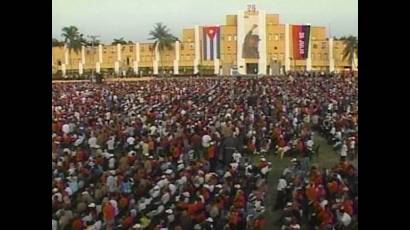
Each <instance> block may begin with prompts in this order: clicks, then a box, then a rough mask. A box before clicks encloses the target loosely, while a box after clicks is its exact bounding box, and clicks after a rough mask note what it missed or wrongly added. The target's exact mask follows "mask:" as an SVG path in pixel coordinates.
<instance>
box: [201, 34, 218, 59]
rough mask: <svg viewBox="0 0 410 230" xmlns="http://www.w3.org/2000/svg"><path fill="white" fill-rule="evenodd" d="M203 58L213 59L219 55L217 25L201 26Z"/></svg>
mask: <svg viewBox="0 0 410 230" xmlns="http://www.w3.org/2000/svg"><path fill="white" fill-rule="evenodd" d="M202 42H203V45H202V47H203V50H202V54H203V59H204V60H214V59H218V58H219V56H220V53H219V47H220V27H219V26H207V27H204V28H203V39H202Z"/></svg>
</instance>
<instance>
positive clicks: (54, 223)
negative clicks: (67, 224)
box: [51, 219, 58, 230]
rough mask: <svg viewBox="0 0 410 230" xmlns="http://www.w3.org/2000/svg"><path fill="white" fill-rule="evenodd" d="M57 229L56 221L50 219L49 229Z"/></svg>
mask: <svg viewBox="0 0 410 230" xmlns="http://www.w3.org/2000/svg"><path fill="white" fill-rule="evenodd" d="M57 228H58V222H57V220H55V219H52V221H51V229H52V230H57Z"/></svg>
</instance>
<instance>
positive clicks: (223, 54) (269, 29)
mask: <svg viewBox="0 0 410 230" xmlns="http://www.w3.org/2000/svg"><path fill="white" fill-rule="evenodd" d="M202 29H203V27H202V26H200V27H199V30H200V33H199V34H200V36H199V40H200V53H201V55H200V64H201V65H202V66H203V67H204V68H207V69H213V68H214V62H213V61H204V60H202V42H203V41H202V39H203V36H202V31H203V30H202ZM181 32H182V33H181V34H180V36H178V37H179V38H180V51H179V57H178V58H179V61H178V66H179V70H180V71H179V72H180V74H183V73H184V70H185V72H190V71H191V70H192V69H193V65H194V59H195V30H194V28H184V29H182V31H181ZM220 39H221V41H220V63H219V64H220V66H223V67H224V66H225V67H226V66H227V67H229V68H230V67H232V66H234V65H237V63H236V62H237V15H227V16H226V23H225V25H221V35H220ZM265 41H266V53H267V56H266V59H267V60H266V64H267V65H268V66H269V65H271V64H272V63H273V62H274V61H276V62H278V63H280V65H281V66H284V65H285V24H280V21H279V15H278V14H266V38H265ZM291 41H292V32H291V29H290V33H289V57H290V68H291V69H297V70H304V69H305V68H306V61H305V60H296V61H295V60H293V46H292V42H291ZM174 46H175V45H174V44H173V46H172V48H171V49H167V48H166V49H165V50H164V51H162V52H160V59H159V60H160V61H159V63H158V65H159V68H161V66H164V68H165V70H166V71H167V72H168V71H170V70H173V66H174V61H175V60H176V59H177V57H175V47H174ZM343 49H344V44H343V42H342V41H338V40H334V42H333V50H332V51H331V52H333V57H334V65H335V70H337V71H340V70H343V69H344V68H345V67H349V66H350V64H351V63H348V62H347V61H346V60H342V56H343ZM65 52H66V51H65V48H64V47H63V46H61V47H53V48H52V67H53V71H56V70H62V65H63V64H65ZM136 52H137V50H136V46H135V44H126V45H122V46H121V60H122V62H120V65H121V66H122V67H124V68H126V69H131V68H133V66H134V61H136ZM310 52H311V60H312V70H328V69H329V65H330V62H329V40H328V38H327V31H326V28H325V27H323V26H312V27H311V41H310ZM84 56H85V64H84V65H83V69H84V70H86V71H89V70H90V69H92V68H93V69H95V68H96V62H98V59H99V48H98V46H95V47H94V50H93V49H92V48H91V47H85V49H84ZM139 56H140V60H139V62H138V64H137V65H138V68H139V71H145V72H146V73H148V71H150V72H151V73H152V71H153V61H154V59H155V54H154V47H153V43H152V42H151V43H139ZM117 58H118V57H117V45H110V44H107V45H102V60H103V62H102V63H101V69H112V70H113V69H114V67H115V62H116V61H117ZM80 62H81V50H80V51H78V53H76V52H74V51H72V52H71V53H70V54H69V55H68V64H67V65H66V69H67V70H74V71H78V69H79V63H80ZM224 73H226V71H224Z"/></svg>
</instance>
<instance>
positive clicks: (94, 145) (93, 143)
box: [88, 135, 99, 148]
mask: <svg viewBox="0 0 410 230" xmlns="http://www.w3.org/2000/svg"><path fill="white" fill-rule="evenodd" d="M88 145H89V146H90V148H98V147H99V146H98V145H97V138H96V137H95V136H94V135H92V136H91V137H90V139H88Z"/></svg>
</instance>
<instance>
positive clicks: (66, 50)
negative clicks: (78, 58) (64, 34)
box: [64, 45, 69, 65]
mask: <svg viewBox="0 0 410 230" xmlns="http://www.w3.org/2000/svg"><path fill="white" fill-rule="evenodd" d="M64 63H65V64H66V65H68V64H69V59H68V47H67V45H64Z"/></svg>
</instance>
